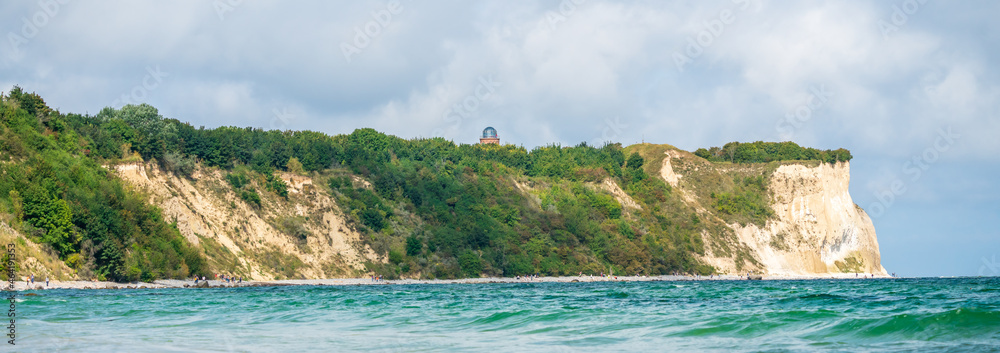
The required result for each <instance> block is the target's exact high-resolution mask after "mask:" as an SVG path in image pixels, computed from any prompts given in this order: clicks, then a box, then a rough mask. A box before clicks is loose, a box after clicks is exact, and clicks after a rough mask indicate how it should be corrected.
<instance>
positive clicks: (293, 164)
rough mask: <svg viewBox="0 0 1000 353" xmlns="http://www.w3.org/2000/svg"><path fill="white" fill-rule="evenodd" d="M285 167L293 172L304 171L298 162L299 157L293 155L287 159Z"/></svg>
mask: <svg viewBox="0 0 1000 353" xmlns="http://www.w3.org/2000/svg"><path fill="white" fill-rule="evenodd" d="M285 169H286V170H288V171H289V172H291V173H295V174H302V173H304V172H305V171H304V170H303V169H302V162H299V159H298V158H295V157H292V158H289V159H288V163H287V164H285Z"/></svg>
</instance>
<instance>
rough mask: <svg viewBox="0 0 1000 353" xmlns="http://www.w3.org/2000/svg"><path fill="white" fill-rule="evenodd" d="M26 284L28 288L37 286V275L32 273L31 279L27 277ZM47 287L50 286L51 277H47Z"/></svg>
mask: <svg viewBox="0 0 1000 353" xmlns="http://www.w3.org/2000/svg"><path fill="white" fill-rule="evenodd" d="M24 284H26V285H28V286H32V285H34V284H35V274H34V273H32V274H31V276H30V277H25V278H24ZM45 286H46V287H48V286H49V276H45Z"/></svg>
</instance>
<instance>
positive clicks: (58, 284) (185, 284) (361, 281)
mask: <svg viewBox="0 0 1000 353" xmlns="http://www.w3.org/2000/svg"><path fill="white" fill-rule="evenodd" d="M885 278H893V277H891V276H881V275H875V276H874V277H867V278H865V277H856V276H855V274H853V273H845V274H840V273H837V274H824V275H765V276H763V279H762V280H767V281H774V280H830V279H858V280H863V279H885ZM739 280H744V281H745V280H747V278H746V276H733V275H720V276H712V277H706V276H672V275H671V276H609V277H601V276H589V275H584V276H560V277H537V278H520V279H518V278H511V277H480V278H459V279H397V280H381V281H373V280H372V279H371V278H331V279H287V280H272V281H244V282H242V283H233V282H230V283H226V282H225V281H219V280H206V281H199V283H205V282H207V283H208V286H207V287H206V286H204V284H202V286H201V287H197V286H196V284H195V281H194V280H178V279H166V280H156V281H153V283H146V282H139V283H118V282H100V281H50V282H49V285H48V286H46V285H45V282H44V281H41V282H39V281H36V282H35V284H34V285H31V286H30V287H29V285H28V284H27V283H25V282H24V281H18V282H15V284H14V290H15V291H26V290H48V289H165V288H190V289H208V288H238V287H276V286H359V285H414V284H487V283H511V284H513V283H588V282H671V281H675V282H683V281H739Z"/></svg>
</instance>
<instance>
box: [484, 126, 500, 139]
mask: <svg viewBox="0 0 1000 353" xmlns="http://www.w3.org/2000/svg"><path fill="white" fill-rule="evenodd" d="M483 138H484V139H495V138H497V129H494V128H493V127H492V126H487V127H486V128H485V129H483Z"/></svg>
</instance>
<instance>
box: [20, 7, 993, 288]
mask: <svg viewBox="0 0 1000 353" xmlns="http://www.w3.org/2000/svg"><path fill="white" fill-rule="evenodd" d="M998 13H1000V2H990V1H962V2H944V1H933V0H895V1H829V2H827V1H794V2H793V1H766V0H737V1H728V0H727V1H676V2H667V1H634V2H605V1H594V0H562V1H426V2H416V1H408V0H403V1H294V2H289V1H280V2H279V1H242V0H199V1H170V2H164V1H79V0H42V1H16V2H15V1H6V2H3V3H2V4H0V33H2V34H4V36H3V41H2V42H0V90H9V89H10V87H12V86H14V85H19V86H21V87H22V88H24V89H25V90H27V91H33V92H36V93H38V94H40V95H41V96H42V97H43V98H44V99H45V100H46V102H47V103H48V104H49V105H50V106H52V107H53V108H57V109H58V110H60V111H61V112H63V113H81V114H87V113H89V114H96V113H97V112H98V111H100V110H101V109H102V108H103V107H107V106H113V107H120V106H122V105H125V104H138V103H148V104H151V105H153V106H155V107H157V108H158V109H159V111H160V113H161V115H163V116H165V117H168V118H175V119H179V120H181V121H187V122H190V123H191V124H192V125H194V126H196V127H197V126H205V127H209V128H211V127H217V126H254V127H260V128H264V129H281V130H314V131H321V132H325V133H328V134H343V133H350V132H351V131H353V130H355V129H358V128H363V127H372V128H375V129H377V130H379V131H383V132H386V133H388V134H392V135H396V136H399V137H402V138H408V139H409V138H416V137H432V136H441V137H445V138H447V139H449V140H453V141H455V142H456V143H475V142H477V138H478V137H479V135H480V134H481V131H482V129H483V128H485V127H486V126H493V127H495V128H496V129H497V130H498V131H499V136H500V138H501V140H502V141H503V142H504V143H512V144H517V145H523V146H524V147H527V148H529V149H530V148H533V147H536V146H544V145H549V144H553V143H556V144H562V145H576V144H579V143H580V142H587V143H589V144H596V145H600V144H603V143H604V142H607V141H611V142H621V143H622V144H624V145H630V144H634V143H639V142H643V141H644V142H651V143H667V144H671V145H674V146H677V147H679V148H682V149H685V150H689V151H693V150H695V149H697V148H699V147H711V146H721V145H723V144H725V143H727V142H730V141H743V142H752V141H794V142H796V143H799V144H801V145H804V146H809V147H816V148H823V149H835V148H847V149H849V150H851V152H852V154H853V155H854V159H853V161H852V162H851V178H852V180H851V186H850V191H851V195H852V198H853V199H854V202H855V203H857V204H858V205H860V206H861V207H862V208H864V209H865V210H866V211H867V212H868V213H869V215H870V216H871V218H872V220H873V223H874V225H875V229H876V232H877V234H878V240H879V244H880V247H881V253H882V264H883V266H885V268H886V269H887V270H888V271H889V272H895V273H897V274H899V275H902V276H975V275H992V276H997V275H1000V227H998V226H997V223H998V221H1000V204H998V201H1000V183H998V181H997V180H998V177H1000V156H998V152H1000V138H998V137H1000V136H998V135H1000V68H998V66H997V63H1000V22H998V21H995V20H993V17H995V16H996V14H998Z"/></svg>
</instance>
